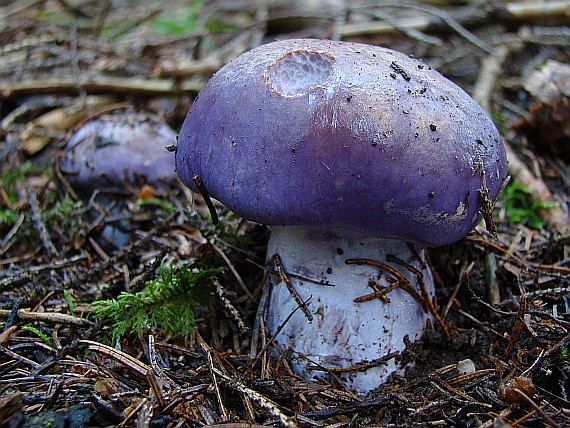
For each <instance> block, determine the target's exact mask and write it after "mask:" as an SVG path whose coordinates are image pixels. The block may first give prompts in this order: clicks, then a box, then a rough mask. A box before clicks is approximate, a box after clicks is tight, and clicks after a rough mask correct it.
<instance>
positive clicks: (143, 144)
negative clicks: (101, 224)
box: [59, 109, 177, 247]
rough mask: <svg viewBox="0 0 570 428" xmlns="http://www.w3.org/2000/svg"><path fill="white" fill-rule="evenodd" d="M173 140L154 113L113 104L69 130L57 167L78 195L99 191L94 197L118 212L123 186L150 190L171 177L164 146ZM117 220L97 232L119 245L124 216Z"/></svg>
mask: <svg viewBox="0 0 570 428" xmlns="http://www.w3.org/2000/svg"><path fill="white" fill-rule="evenodd" d="M175 143H176V133H175V132H174V131H173V130H172V129H171V128H170V127H169V126H168V125H166V124H165V123H163V122H162V121H160V120H159V119H158V118H157V117H155V116H152V115H149V114H143V113H136V112H132V111H125V110H124V109H118V110H114V111H113V112H108V113H104V114H102V115H99V116H95V117H93V118H91V119H89V120H88V121H87V122H86V123H84V124H83V125H82V126H81V127H79V128H78V129H77V130H76V131H75V132H74V133H73V134H72V135H71V137H70V138H69V140H68V142H67V145H66V147H65V151H64V154H63V155H62V157H61V158H60V159H59V170H60V171H61V172H62V173H63V175H64V176H65V179H66V180H67V182H68V183H69V184H70V185H71V187H72V188H73V190H74V191H75V192H76V193H77V194H78V196H79V197H80V198H81V199H83V200H85V201H87V200H88V199H90V198H91V196H92V195H93V194H94V192H99V193H98V195H97V197H96V199H95V200H96V201H97V202H98V203H99V204H100V205H101V206H103V207H104V208H105V209H109V207H110V209H111V211H112V212H113V214H115V215H117V216H118V217H119V218H121V217H124V216H123V215H121V211H122V210H123V209H124V207H125V203H124V201H125V196H124V194H125V193H124V189H125V188H126V186H127V187H128V186H131V187H134V188H135V189H136V190H138V187H139V185H142V184H147V185H149V186H152V188H153V190H154V189H159V188H161V187H162V188H166V186H168V185H170V184H172V183H173V182H174V181H175V180H177V177H176V172H175V171H174V155H173V153H171V152H169V151H167V150H166V147H167V146H171V145H173V144H175ZM118 223H119V224H118V227H114V226H111V225H108V226H107V227H105V228H104V230H103V236H104V237H105V238H106V239H105V240H106V241H107V242H112V243H113V244H114V246H116V247H121V246H123V245H125V244H127V243H128V241H129V237H128V233H127V231H128V230H129V229H130V222H129V221H127V220H125V219H124V218H123V220H122V221H119V222H118Z"/></svg>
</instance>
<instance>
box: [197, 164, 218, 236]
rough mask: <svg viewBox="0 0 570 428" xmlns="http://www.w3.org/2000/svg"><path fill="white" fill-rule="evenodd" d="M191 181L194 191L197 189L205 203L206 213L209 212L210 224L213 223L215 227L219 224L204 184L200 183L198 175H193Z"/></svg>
mask: <svg viewBox="0 0 570 428" xmlns="http://www.w3.org/2000/svg"><path fill="white" fill-rule="evenodd" d="M192 181H194V185H195V186H196V189H198V192H200V195H202V198H204V202H206V206H207V207H208V211H210V216H211V217H212V223H214V226H217V225H218V223H219V222H220V221H219V219H218V213H217V212H216V207H215V206H214V203H213V202H212V199H211V198H210V194H209V193H208V191H207V190H206V187H205V186H204V183H203V182H202V180H201V179H200V177H199V176H198V174H195V175H194V176H193V177H192Z"/></svg>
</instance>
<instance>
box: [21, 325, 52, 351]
mask: <svg viewBox="0 0 570 428" xmlns="http://www.w3.org/2000/svg"><path fill="white" fill-rule="evenodd" d="M22 330H24V331H29V332H30V333H34V334H35V335H36V336H38V337H39V338H40V339H42V340H43V341H44V342H45V344H46V345H47V346H49V347H50V348H53V345H52V343H51V339H50V337H49V336H48V335H47V334H45V333H42V332H41V331H40V330H38V329H37V328H35V327H32V326H31V325H25V326H24V327H22Z"/></svg>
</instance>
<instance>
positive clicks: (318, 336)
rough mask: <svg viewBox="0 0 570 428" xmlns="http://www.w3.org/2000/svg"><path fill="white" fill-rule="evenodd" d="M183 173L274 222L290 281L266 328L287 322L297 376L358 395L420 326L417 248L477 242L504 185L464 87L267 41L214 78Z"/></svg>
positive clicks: (196, 110) (490, 134)
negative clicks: (333, 380)
mask: <svg viewBox="0 0 570 428" xmlns="http://www.w3.org/2000/svg"><path fill="white" fill-rule="evenodd" d="M176 167H177V171H178V175H179V177H180V178H181V180H182V181H183V182H184V183H185V184H186V185H188V186H190V187H192V188H194V182H193V178H194V177H195V176H198V177H199V178H200V179H201V181H202V183H203V185H204V187H205V189H206V190H207V191H208V192H209V194H210V195H212V196H213V197H215V198H217V199H219V200H220V201H221V202H222V203H224V204H225V205H226V206H227V207H228V208H230V209H231V210H233V211H234V212H235V213H237V214H239V215H241V216H243V217H244V218H246V219H249V220H252V221H255V222H259V223H263V224H266V225H269V226H271V231H272V234H271V239H270V242H269V248H268V253H267V254H268V260H275V259H274V258H273V256H274V255H275V254H278V255H279V256H280V260H281V264H282V269H283V271H284V272H287V273H288V274H289V280H290V284H287V281H286V280H284V279H283V275H282V276H281V277H278V279H277V280H276V281H274V282H273V284H272V290H271V296H270V299H269V304H268V308H267V311H266V314H265V319H266V326H267V329H268V331H269V335H270V336H273V335H274V334H275V333H276V332H277V331H279V328H280V327H283V328H282V330H281V331H280V332H279V334H278V335H277V337H276V339H275V340H276V342H277V343H278V344H279V345H280V347H281V348H282V349H283V350H285V351H290V354H291V362H292V365H293V367H294V369H295V370H297V371H298V372H299V373H301V374H303V375H305V376H307V377H310V378H313V377H316V376H318V375H319V374H320V375H323V374H326V369H336V370H337V373H340V374H339V375H340V376H341V377H342V378H343V379H344V380H345V382H346V385H347V387H349V388H350V389H352V390H354V391H357V392H362V393H365V392H368V391H371V390H373V389H375V388H376V387H378V386H379V385H381V384H382V383H384V382H385V381H386V379H387V377H388V376H389V375H390V374H391V373H393V372H394V371H396V370H397V369H399V368H400V367H399V366H398V364H397V363H396V360H395V359H394V358H384V357H386V356H394V355H395V354H397V353H398V352H400V351H402V350H403V349H404V348H405V343H406V341H408V340H409V341H410V342H413V341H415V340H417V339H418V338H419V337H420V336H421V334H422V332H423V330H424V326H425V323H426V320H427V319H428V317H429V315H428V313H427V311H426V308H425V306H426V305H425V304H424V305H423V307H422V304H420V302H419V301H420V300H421V299H418V296H419V295H422V291H421V290H420V287H419V285H420V284H422V283H423V284H424V285H425V289H424V291H423V297H424V299H429V298H430V297H431V296H433V294H434V286H433V279H432V274H431V272H430V270H429V267H428V266H427V264H426V262H425V259H424V255H423V251H422V247H426V246H433V247H437V246H441V245H445V244H450V243H453V242H456V241H458V240H460V239H461V238H463V237H464V236H465V235H466V234H467V233H469V232H470V231H471V230H472V229H473V227H474V226H475V225H476V224H477V223H478V222H479V221H480V219H481V211H482V210H483V211H484V210H488V209H489V208H490V207H489V206H485V205H484V203H487V204H488V205H491V204H492V203H493V202H494V201H495V199H496V198H497V195H498V194H499V192H500V190H501V187H502V185H503V182H504V181H505V179H506V176H507V160H506V155H505V149H504V147H503V144H502V141H501V137H500V135H499V133H498V132H497V130H496V128H495V126H494V125H493V123H492V121H491V120H490V119H489V117H488V116H487V115H486V114H485V112H484V111H483V110H482V109H481V108H480V107H479V106H478V105H477V104H476V103H475V102H474V101H473V100H472V99H471V98H470V97H469V96H468V95H467V94H466V93H465V92H464V91H463V90H462V89H460V88H459V87H457V86H456V85H455V84H453V83H452V82H450V81H449V80H447V79H445V78H444V77H442V76H441V75H440V74H439V73H437V72H436V71H434V70H432V69H431V68H430V67H429V66H428V65H426V64H424V63H423V62H421V61H418V60H416V59H412V58H410V57H408V56H406V55H403V54H401V53H398V52H395V51H392V50H390V49H385V48H381V47H375V46H368V45H363V44H355V43H345V42H335V41H324V40H285V41H280V42H276V43H271V44H267V45H264V46H261V47H259V48H256V49H254V50H252V51H250V52H247V53H245V54H243V55H242V56H240V57H238V58H237V59H236V60H234V61H232V62H231V63H229V64H228V65H226V66H225V67H223V68H222V69H221V70H220V71H218V72H217V73H216V74H215V75H214V77H213V78H212V79H211V80H210V81H209V83H208V84H207V85H206V87H205V88H204V89H203V90H202V92H201V93H200V94H199V96H198V98H197V99H196V101H195V102H194V104H193V105H192V107H191V108H190V111H189V113H188V116H187V117H186V120H185V122H184V125H183V126H182V129H181V132H180V136H179V140H178V147H177V152H176ZM270 268H271V266H270ZM279 268H280V266H277V268H275V267H274V270H279ZM406 282H407V283H409V285H408V286H407V287H405V286H404V285H406V284H404V283H406ZM288 286H292V287H288ZM386 287H389V288H390V289H391V291H389V292H388V293H386V296H385V298H384V299H382V298H362V297H363V296H366V295H370V294H371V293H373V292H374V290H377V291H378V290H382V289H384V288H386ZM289 288H294V289H295V291H296V293H297V295H298V296H297V298H296V299H294V298H293V297H292V293H291V292H290V290H289ZM406 288H407V291H406ZM293 294H294V293H293ZM299 306H301V309H303V310H296V309H298V307H299ZM293 312H294V313H293ZM292 313H293V315H292V316H291V317H290V315H291V314H292ZM289 317H290V318H289ZM352 369H354V370H352Z"/></svg>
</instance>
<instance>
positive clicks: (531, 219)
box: [501, 181, 558, 229]
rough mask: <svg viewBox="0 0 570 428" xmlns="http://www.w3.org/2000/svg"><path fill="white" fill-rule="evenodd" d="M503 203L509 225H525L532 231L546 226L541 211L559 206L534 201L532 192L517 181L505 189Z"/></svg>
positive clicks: (554, 203) (502, 196) (502, 197)
mask: <svg viewBox="0 0 570 428" xmlns="http://www.w3.org/2000/svg"><path fill="white" fill-rule="evenodd" d="M501 201H502V206H503V209H504V210H505V213H506V219H507V221H508V222H509V223H511V224H525V225H526V226H528V227H530V228H532V229H540V228H541V227H543V226H544V222H543V220H542V219H541V217H540V215H539V210H541V209H549V208H554V207H556V206H558V203H556V202H551V203H544V202H540V201H534V200H533V198H532V192H531V191H530V190H529V189H528V188H526V187H525V186H523V185H522V184H520V183H518V182H516V181H514V182H511V183H510V184H509V185H508V186H507V187H506V188H505V190H504V191H503V193H502V194H501Z"/></svg>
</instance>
